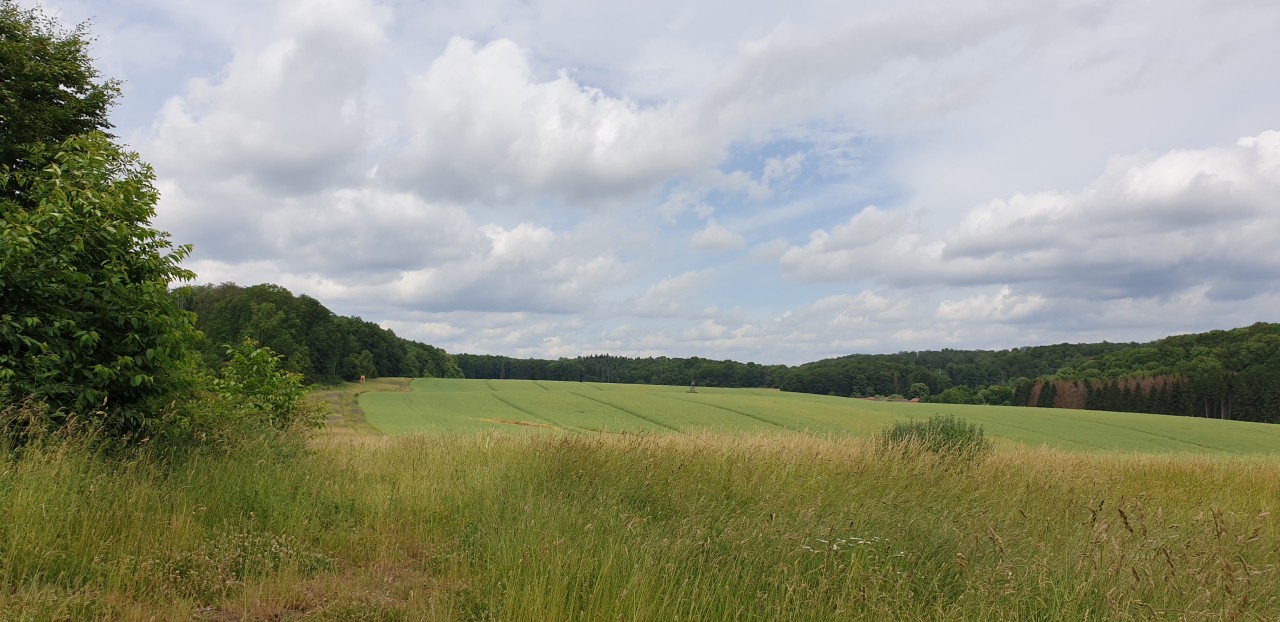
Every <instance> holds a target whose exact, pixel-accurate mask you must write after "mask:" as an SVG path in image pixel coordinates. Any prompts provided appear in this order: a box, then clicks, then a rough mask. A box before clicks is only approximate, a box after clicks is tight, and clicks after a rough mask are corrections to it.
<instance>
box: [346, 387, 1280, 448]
mask: <svg viewBox="0 0 1280 622" xmlns="http://www.w3.org/2000/svg"><path fill="white" fill-rule="evenodd" d="M396 388H397V389H398V392H385V391H369V392H365V393H362V394H361V395H360V397H359V405H360V407H361V409H362V410H363V411H364V412H365V413H366V419H367V421H368V422H369V424H370V425H371V426H372V427H373V428H375V429H377V430H379V431H381V432H384V433H387V434H409V433H423V434H449V433H474V432H508V433H511V432H514V433H554V432H579V433H580V432H606V433H637V434H671V433H682V434H735V435H741V434H746V435H757V434H764V435H773V434H805V435H809V436H817V437H858V436H867V435H872V434H875V433H877V432H879V431H880V430H883V429H884V428H885V427H887V426H889V425H891V424H892V423H893V422H895V421H900V420H908V419H923V418H928V417H931V416H934V415H939V414H953V415H956V416H958V417H962V418H964V419H966V420H968V421H971V422H973V423H976V424H979V425H981V426H983V428H984V429H985V431H986V433H987V434H988V435H990V436H992V437H994V438H996V439H999V440H1001V441H1005V442H1008V443H1016V444H1021V445H1030V446H1046V447H1053V448H1060V449H1067V450H1087V451H1096V450H1120V451H1141V452H1152V453H1168V452H1173V453H1209V454H1280V426H1274V425H1266V424H1259V423H1249V422H1237V421H1221V420H1210V419H1198V418H1191V417H1172V416H1167V415H1150V414H1142V413H1113V412H1099V411H1088V410H1068V409H1049V408H1021V407H1005V406H970V405H956V404H913V403H906V402H879V401H868V400H861V399H849V398H840V397H833V396H823V395H811V394H806V393H784V392H781V391H773V390H768V389H720V388H706V387H702V388H698V389H697V392H696V393H690V392H689V389H688V387H674V386H653V385H621V384H605V383H581V382H555V381H538V380H455V379H438V378H427V379H420V380H414V381H412V383H411V385H409V386H408V387H405V386H404V385H403V384H401V385H397V387H396ZM405 389H409V390H408V391H406V390H405Z"/></svg>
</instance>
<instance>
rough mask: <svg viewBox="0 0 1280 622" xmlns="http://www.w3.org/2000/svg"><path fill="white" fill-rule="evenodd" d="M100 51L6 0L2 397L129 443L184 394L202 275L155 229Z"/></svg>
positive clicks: (1, 52) (1, 47)
mask: <svg viewBox="0 0 1280 622" xmlns="http://www.w3.org/2000/svg"><path fill="white" fill-rule="evenodd" d="M87 49H88V36H87V33H86V30H85V28H84V27H83V26H81V27H78V28H76V29H74V30H70V31H67V30H64V29H62V28H60V27H59V26H58V25H57V23H56V22H55V21H53V20H52V19H49V18H46V17H44V16H43V15H42V14H40V13H38V12H36V11H31V10H24V9H21V8H19V7H18V6H17V5H16V4H15V3H14V2H13V1H12V0H0V399H3V400H11V401H16V400H23V399H27V398H34V399H36V400H39V401H42V402H44V403H45V404H46V406H47V407H48V411H47V413H48V418H49V420H50V422H51V423H53V424H57V423H59V422H61V421H63V420H64V419H65V417H66V416H67V415H68V413H73V412H74V413H81V414H88V413H91V412H102V413H104V414H106V415H107V416H106V417H105V418H104V419H103V427H104V428H105V429H106V430H108V431H109V432H112V433H116V434H120V435H128V434H131V433H134V432H138V431H140V430H142V429H143V428H144V427H145V426H146V425H147V424H148V423H149V422H150V421H153V420H154V419H155V417H157V416H158V413H159V411H160V409H161V407H162V405H164V404H165V398H166V397H169V396H170V395H171V393H172V391H174V390H175V389H177V388H178V387H180V386H182V381H183V379H184V378H185V376H184V373H185V370H186V369H187V368H186V366H185V361H186V360H187V355H188V352H189V349H188V344H189V343H190V341H191V339H192V338H193V336H194V330H193V328H192V321H191V318H190V316H189V315H188V314H186V313H184V312H181V311H180V310H179V309H178V308H177V307H176V306H175V305H174V303H173V300H172V298H171V297H170V295H169V292H168V288H169V285H170V284H171V283H173V282H175V281H183V280H187V279H190V278H191V277H192V276H193V275H192V274H191V273H190V272H188V271H186V270H184V269H182V268H181V266H180V262H181V260H182V259H183V258H184V257H185V256H186V255H187V253H188V252H190V248H189V247H186V246H179V247H173V246H172V245H171V244H170V242H169V237H168V234H166V233H164V232H161V231H157V230H155V229H153V228H151V226H150V220H151V218H152V217H153V216H154V215H155V203H156V200H157V194H156V190H155V188H154V179H155V177H154V174H153V173H152V171H151V168H150V167H149V166H147V165H146V164H144V163H142V162H141V161H139V160H138V157H137V155H136V154H133V153H130V152H128V151H125V150H123V149H121V148H120V147H118V146H117V145H115V144H114V143H113V142H112V141H111V139H110V137H109V136H108V135H106V134H104V133H103V132H102V130H105V129H109V128H110V127H111V124H110V123H109V122H108V121H107V111H108V109H109V108H110V106H111V104H112V103H113V102H114V101H115V99H116V97H117V96H118V95H119V85H118V83H117V82H115V81H111V80H106V81H103V80H100V75H99V74H98V72H97V70H96V69H94V68H93V65H92V63H91V60H90V58H89V56H88V52H87Z"/></svg>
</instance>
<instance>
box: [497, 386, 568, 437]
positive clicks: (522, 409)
mask: <svg viewBox="0 0 1280 622" xmlns="http://www.w3.org/2000/svg"><path fill="white" fill-rule="evenodd" d="M489 395H491V396H492V397H493V399H495V400H498V401H499V402H502V403H503V404H506V405H507V406H510V407H512V408H514V409H516V410H518V411H520V412H522V413H524V414H526V415H529V416H530V417H533V418H534V419H537V420H538V421H541V422H542V423H545V424H547V425H549V426H551V427H553V428H556V429H558V430H567V429H568V428H566V427H564V426H562V425H560V424H558V423H556V422H554V421H552V420H550V419H547V418H546V417H543V416H540V415H537V414H535V413H534V412H533V411H531V410H529V409H527V408H525V407H524V406H520V405H519V404H516V403H515V402H512V401H511V400H508V399H506V398H504V397H502V396H501V395H498V393H497V392H493V393H490V394H489ZM575 429H576V428H575Z"/></svg>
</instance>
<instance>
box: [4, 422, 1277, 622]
mask: <svg viewBox="0 0 1280 622" xmlns="http://www.w3.org/2000/svg"><path fill="white" fill-rule="evenodd" d="M877 442H878V441H876V440H870V439H868V440H849V439H838V440H827V439H820V438H813V437H806V436H799V435H793V436H761V437H743V436H712V435H708V436H648V435H604V434H598V435H558V436H528V437H518V436H509V435H472V436H440V437H426V436H417V437H402V438H395V439H388V438H382V437H373V436H365V435H349V434H348V435H342V434H325V435H323V436H321V437H320V438H319V439H317V441H316V442H315V443H314V446H313V447H312V449H311V450H310V451H308V452H304V453H297V452H295V453H288V452H281V451H279V450H278V449H277V448H275V447H273V446H270V445H265V444H264V445H262V446H257V447H254V446H249V447H246V448H245V449H244V450H243V451H240V452H237V453H225V452H195V453H193V454H191V455H188V456H185V457H183V458H182V459H180V460H170V461H158V460H155V459H153V458H151V457H148V456H146V455H144V453H145V450H141V451H140V453H139V454H138V455H136V456H133V457H126V458H125V459H121V457H120V456H112V457H103V456H100V455H97V454H94V453H93V452H92V451H88V450H86V449H85V448H84V447H79V446H76V444H75V443H73V442H70V441H68V442H59V443H50V444H47V445H42V446H38V447H31V448H27V449H25V450H24V451H23V452H21V453H20V454H10V456H9V457H8V458H7V459H4V460H3V461H0V500H2V501H3V503H0V553H2V555H0V583H2V585H0V613H2V615H3V618H4V619H15V620H19V619H29V620H50V619H67V620H92V619H112V620H114V619H123V620H144V619H207V620H240V619H249V620H268V619H294V620H517V621H518V620H672V619H684V620H885V619H898V620H913V619H919V620H924V619H930V620H932V619H974V620H1073V621H1074V620H1086V619H1088V620H1103V619H1106V620H1139V619H1142V620H1146V619H1168V620H1226V619H1259V620H1262V619H1276V618H1277V616H1280V601H1277V597H1278V595H1280V524H1278V523H1277V518H1276V515H1275V514H1272V513H1271V512H1275V511H1276V510H1277V507H1276V506H1277V505H1280V463H1278V462H1277V461H1276V460H1275V459H1267V458H1249V459H1244V458H1234V459H1226V458H1202V457H1154V456H1142V455H1123V454H1088V455H1083V454H1071V453H1064V452H1059V451H1053V450H1045V449H1019V448H1012V447H1004V446H1002V447H1000V448H998V449H996V450H994V451H992V452H991V453H990V454H989V455H988V456H987V458H986V459H984V460H982V461H978V462H975V463H973V464H972V465H970V466H969V467H968V468H965V469H953V468H946V466H947V464H948V463H947V462H946V460H945V457H937V458H936V459H935V458H931V457H930V456H929V455H922V456H905V457H904V456H900V455H897V456H895V455H894V454H893V453H891V452H883V451H879V450H878V449H877V446H876V445H877Z"/></svg>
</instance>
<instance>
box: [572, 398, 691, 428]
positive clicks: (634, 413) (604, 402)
mask: <svg viewBox="0 0 1280 622" xmlns="http://www.w3.org/2000/svg"><path fill="white" fill-rule="evenodd" d="M597 388H599V387H597ZM570 393H572V394H574V395H576V396H578V397H580V398H582V399H584V400H591V401H593V402H596V403H598V404H604V405H605V406H608V407H609V408H612V409H614V410H617V411H620V412H624V413H627V414H628V415H631V416H632V417H635V418H636V419H641V420H644V421H648V422H649V423H652V424H653V425H656V426H660V427H663V428H666V429H668V430H671V431H672V432H680V428H675V427H672V426H669V425H667V424H665V423H663V422H661V421H658V420H657V419H651V418H649V417H646V416H644V415H642V414H640V413H638V412H636V411H634V410H631V409H629V408H623V407H621V406H618V405H617V404H610V403H609V402H606V401H604V400H601V399H596V398H594V397H589V396H586V395H583V394H581V393H578V392H576V391H570Z"/></svg>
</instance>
